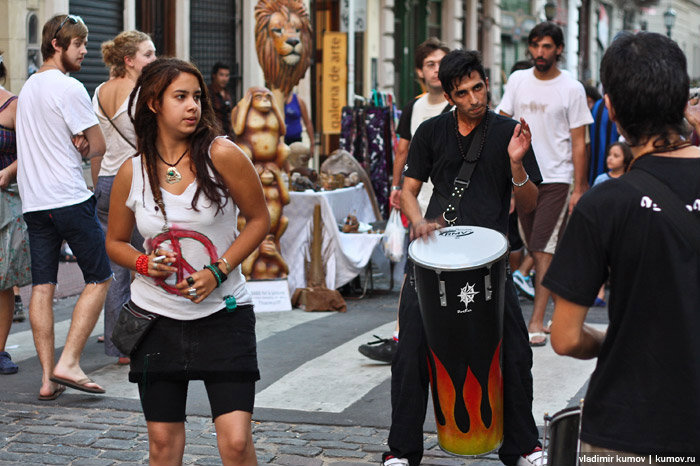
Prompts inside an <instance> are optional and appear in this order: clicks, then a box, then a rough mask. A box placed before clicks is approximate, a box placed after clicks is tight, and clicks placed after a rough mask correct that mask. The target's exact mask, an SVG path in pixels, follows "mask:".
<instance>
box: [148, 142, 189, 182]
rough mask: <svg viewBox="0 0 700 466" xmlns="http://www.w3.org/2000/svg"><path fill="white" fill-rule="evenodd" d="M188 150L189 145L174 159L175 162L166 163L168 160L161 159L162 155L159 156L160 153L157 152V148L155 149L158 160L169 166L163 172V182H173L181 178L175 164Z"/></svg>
mask: <svg viewBox="0 0 700 466" xmlns="http://www.w3.org/2000/svg"><path fill="white" fill-rule="evenodd" d="M189 150H190V148H189V147H188V148H187V149H185V152H183V153H182V155H181V156H180V158H179V159H177V160H176V161H175V163H168V162H166V161H165V160H163V157H161V156H160V153H159V152H158V150H156V155H157V156H158V158H159V159H160V161H161V162H163V163H164V164H166V165H167V166H168V167H169V168H168V170H167V171H166V172H165V182H166V183H168V184H175V183H177V182H178V181H180V180H182V175H181V174H180V172H179V171H178V170H177V167H176V165H177V164H178V163H180V160H182V158H183V157H184V156H185V154H187V152H189Z"/></svg>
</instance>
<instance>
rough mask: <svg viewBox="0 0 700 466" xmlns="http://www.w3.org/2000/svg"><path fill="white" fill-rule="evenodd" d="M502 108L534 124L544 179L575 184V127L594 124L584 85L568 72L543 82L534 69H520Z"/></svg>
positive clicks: (534, 140) (535, 145) (510, 81)
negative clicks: (572, 139) (573, 140)
mask: <svg viewBox="0 0 700 466" xmlns="http://www.w3.org/2000/svg"><path fill="white" fill-rule="evenodd" d="M501 110H502V111H503V112H505V113H507V114H509V115H512V116H513V118H515V119H516V120H517V119H519V118H520V117H522V118H524V119H525V121H526V122H527V123H528V125H530V129H531V131H532V148H533V149H534V151H535V157H536V158H537V164H538V165H539V166H540V172H541V173H542V182H543V183H571V180H572V179H573V174H574V164H573V160H572V151H571V130H572V129H574V128H578V127H580V126H583V125H589V124H591V123H593V116H592V115H591V112H590V110H588V105H587V103H586V92H585V90H584V89H583V85H582V84H581V83H580V82H578V81H576V80H575V79H573V78H571V77H570V76H569V75H568V74H567V73H565V72H562V73H561V74H560V75H559V76H557V77H556V78H554V79H549V80H546V81H543V80H540V79H537V78H536V77H535V74H534V68H530V69H527V70H520V71H516V72H514V73H513V74H511V75H510V78H508V83H507V84H506V90H505V92H504V94H503V100H501V104H500V105H499V106H498V108H497V109H496V111H501Z"/></svg>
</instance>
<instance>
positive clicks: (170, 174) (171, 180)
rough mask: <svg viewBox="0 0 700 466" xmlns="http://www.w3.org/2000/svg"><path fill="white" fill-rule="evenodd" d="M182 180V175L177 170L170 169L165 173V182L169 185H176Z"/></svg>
mask: <svg viewBox="0 0 700 466" xmlns="http://www.w3.org/2000/svg"><path fill="white" fill-rule="evenodd" d="M180 180H182V175H181V174H180V172H179V171H177V168H175V167H168V170H167V171H166V172H165V182H166V183H168V184H175V183H177V182H178V181H180Z"/></svg>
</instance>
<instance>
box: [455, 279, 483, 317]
mask: <svg viewBox="0 0 700 466" xmlns="http://www.w3.org/2000/svg"><path fill="white" fill-rule="evenodd" d="M475 286H476V284H474V285H470V284H469V283H467V284H466V285H464V288H462V289H461V290H460V292H459V300H460V301H462V302H463V303H464V307H465V309H460V310H458V311H457V314H464V313H465V312H472V310H471V309H469V303H473V302H474V297H475V296H476V295H478V294H479V292H478V291H474V287H475Z"/></svg>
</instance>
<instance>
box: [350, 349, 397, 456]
mask: <svg viewBox="0 0 700 466" xmlns="http://www.w3.org/2000/svg"><path fill="white" fill-rule="evenodd" d="M374 338H376V340H375V341H370V342H369V343H366V344H364V345H360V347H359V348H357V350H358V351H359V352H360V353H362V354H363V355H364V356H367V357H368V358H370V359H373V360H375V361H380V362H386V363H390V362H391V360H392V359H393V358H394V353H396V349H397V348H398V346H399V342H398V341H396V340H394V339H393V338H379V337H378V336H377V335H374ZM396 464H401V463H396ZM406 464H408V463H406Z"/></svg>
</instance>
